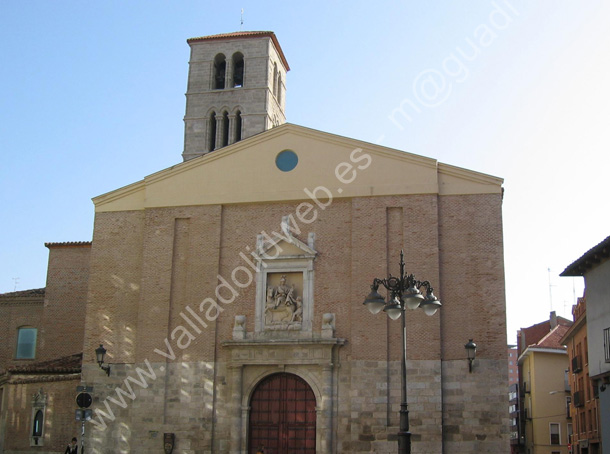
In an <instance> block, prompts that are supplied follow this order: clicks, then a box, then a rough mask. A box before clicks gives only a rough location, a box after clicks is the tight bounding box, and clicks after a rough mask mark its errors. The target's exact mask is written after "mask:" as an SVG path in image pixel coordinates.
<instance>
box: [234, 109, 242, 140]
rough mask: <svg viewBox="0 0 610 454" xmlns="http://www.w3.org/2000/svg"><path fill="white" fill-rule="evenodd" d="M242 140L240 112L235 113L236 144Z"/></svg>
mask: <svg viewBox="0 0 610 454" xmlns="http://www.w3.org/2000/svg"><path fill="white" fill-rule="evenodd" d="M240 140H241V112H240V111H239V110H238V111H237V112H236V113H235V142H239V141H240Z"/></svg>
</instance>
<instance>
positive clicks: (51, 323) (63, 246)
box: [38, 243, 91, 360]
mask: <svg viewBox="0 0 610 454" xmlns="http://www.w3.org/2000/svg"><path fill="white" fill-rule="evenodd" d="M47 247H48V248H49V266H48V269H47V287H46V292H45V305H44V310H43V314H42V318H43V320H42V330H41V333H40V344H39V346H40V357H39V358H38V359H40V360H48V359H54V358H59V357H61V356H67V355H71V354H74V353H80V352H82V348H83V336H84V327H85V311H86V304H87V286H88V284H89V258H90V252H91V244H90V243H82V244H81V243H76V244H70V243H47Z"/></svg>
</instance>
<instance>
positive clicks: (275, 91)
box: [272, 63, 277, 98]
mask: <svg viewBox="0 0 610 454" xmlns="http://www.w3.org/2000/svg"><path fill="white" fill-rule="evenodd" d="M272 87H273V96H275V97H276V98H277V65H276V64H275V63H274V64H273V82H272Z"/></svg>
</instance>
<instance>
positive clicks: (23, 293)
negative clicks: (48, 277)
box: [0, 287, 45, 298]
mask: <svg viewBox="0 0 610 454" xmlns="http://www.w3.org/2000/svg"><path fill="white" fill-rule="evenodd" d="M44 294H45V287H43V288H34V289H31V290H18V291H16V292H8V293H0V298H24V297H32V296H44Z"/></svg>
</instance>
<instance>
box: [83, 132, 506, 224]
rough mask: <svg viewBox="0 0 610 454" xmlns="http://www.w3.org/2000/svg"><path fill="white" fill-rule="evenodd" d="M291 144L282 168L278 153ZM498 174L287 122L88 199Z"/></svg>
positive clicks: (268, 195) (222, 197) (229, 197)
mask: <svg viewBox="0 0 610 454" xmlns="http://www.w3.org/2000/svg"><path fill="white" fill-rule="evenodd" d="M283 150H292V151H294V152H295V153H296V154H297V156H298V164H297V165H296V167H295V168H294V169H293V170H291V171H288V172H283V171H281V170H280V169H278V167H277V166H276V163H275V160H276V157H277V155H278V154H279V153H280V152H281V151H283ZM501 185H502V180H501V179H499V178H496V177H492V176H489V175H484V174H480V173H477V172H472V171H469V170H465V169H459V168H457V167H453V166H449V165H446V164H442V163H438V162H437V161H436V160H434V159H431V158H427V157H423V156H418V155H414V154H411V153H406V152H403V151H399V150H394V149H391V148H386V147H381V146H379V145H374V144H370V143H366V142H361V141H358V140H354V139H349V138H345V137H341V136H336V135H333V134H328V133H324V132H321V131H317V130H313V129H309V128H304V127H302V126H296V125H292V124H284V125H282V126H278V127H276V128H273V129H270V130H268V131H265V132H263V133H260V134H257V135H255V136H253V137H250V138H248V139H246V140H243V141H241V142H238V143H235V144H233V145H230V146H227V147H224V148H222V149H220V150H217V151H214V152H211V153H208V154H206V155H203V156H200V157H198V158H194V159H191V160H190V161H187V162H184V163H181V164H177V165H175V166H173V167H171V168H168V169H165V170H162V171H160V172H157V173H154V174H152V175H149V176H147V177H145V178H144V180H142V181H139V182H137V183H134V184H132V185H129V186H126V187H124V188H121V189H117V190H115V191H112V192H109V193H107V194H104V195H101V196H98V197H95V198H94V199H93V201H94V204H95V207H96V211H98V212H104V211H125V210H142V209H145V208H153V207H168V206H191V205H214V204H231V203H263V202H276V201H286V200H307V199H311V198H312V196H311V194H314V195H315V196H317V197H319V198H320V199H325V198H326V197H328V195H330V196H331V197H333V198H345V197H365V196H381V195H403V194H440V195H446V194H481V193H500V192H501Z"/></svg>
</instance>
